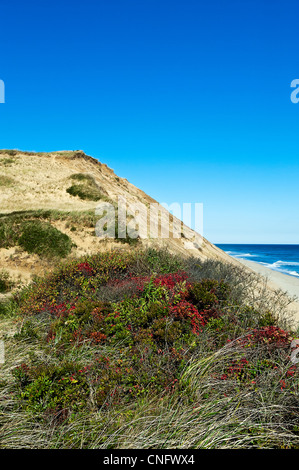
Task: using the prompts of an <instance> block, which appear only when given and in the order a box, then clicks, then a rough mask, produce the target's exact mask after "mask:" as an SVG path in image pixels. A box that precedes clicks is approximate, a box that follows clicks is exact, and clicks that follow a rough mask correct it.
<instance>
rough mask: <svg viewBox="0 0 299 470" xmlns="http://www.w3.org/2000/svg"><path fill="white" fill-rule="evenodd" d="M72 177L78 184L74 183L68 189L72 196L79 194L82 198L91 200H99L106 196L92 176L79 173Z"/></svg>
mask: <svg viewBox="0 0 299 470" xmlns="http://www.w3.org/2000/svg"><path fill="white" fill-rule="evenodd" d="M70 178H71V179H72V180H75V181H77V184H73V185H72V186H70V187H69V188H67V190H66V192H67V193H68V194H70V195H71V196H78V197H79V198H80V199H84V200H85V199H87V200H90V201H98V200H100V199H104V198H105V195H104V193H103V191H101V189H100V188H99V186H98V185H97V183H96V182H95V180H94V178H93V177H92V176H90V175H85V174H82V173H77V174H74V175H72V176H71V177H70Z"/></svg>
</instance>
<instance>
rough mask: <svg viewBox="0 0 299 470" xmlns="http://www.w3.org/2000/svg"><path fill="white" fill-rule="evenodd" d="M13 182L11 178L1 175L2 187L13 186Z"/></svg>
mask: <svg viewBox="0 0 299 470" xmlns="http://www.w3.org/2000/svg"><path fill="white" fill-rule="evenodd" d="M13 181H14V180H13V179H12V178H9V176H5V175H0V186H11V185H12V183H13Z"/></svg>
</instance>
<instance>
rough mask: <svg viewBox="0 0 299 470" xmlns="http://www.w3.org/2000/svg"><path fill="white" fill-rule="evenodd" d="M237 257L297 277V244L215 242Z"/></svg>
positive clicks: (298, 251) (298, 269) (298, 252)
mask: <svg viewBox="0 0 299 470" xmlns="http://www.w3.org/2000/svg"><path fill="white" fill-rule="evenodd" d="M215 245H216V246H218V247H219V248H220V249H221V250H223V251H225V252H226V253H227V254H228V255H230V256H232V257H233V258H237V259H244V260H248V261H254V262H255V263H258V264H261V265H263V266H265V267H266V268H269V269H272V270H273V271H278V272H281V273H283V274H287V275H289V276H294V277H299V245H275V244H273V245H271V244H261V245H259V244H229V243H221V244H219V243H215Z"/></svg>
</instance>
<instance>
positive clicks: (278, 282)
mask: <svg viewBox="0 0 299 470" xmlns="http://www.w3.org/2000/svg"><path fill="white" fill-rule="evenodd" d="M238 261H240V263H242V264H243V265H245V266H247V267H248V268H250V269H252V270H253V271H255V272H256V273H258V274H260V275H262V276H264V277H266V278H267V281H268V285H269V287H271V288H273V289H281V290H282V291H283V292H285V293H287V294H288V296H289V297H291V298H292V299H293V298H294V297H296V300H295V301H293V302H292V303H291V304H290V307H289V308H290V310H292V311H293V312H294V320H295V321H296V323H297V324H298V326H299V278H297V277H294V276H289V275H287V274H283V273H280V272H278V271H274V270H272V269H269V268H266V267H265V266H263V265H261V264H259V263H255V262H253V261H248V260H244V259H240V258H238Z"/></svg>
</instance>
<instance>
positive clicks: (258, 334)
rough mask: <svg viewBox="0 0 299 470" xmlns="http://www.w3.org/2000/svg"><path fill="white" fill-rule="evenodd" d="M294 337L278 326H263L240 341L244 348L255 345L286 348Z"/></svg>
mask: <svg viewBox="0 0 299 470" xmlns="http://www.w3.org/2000/svg"><path fill="white" fill-rule="evenodd" d="M291 340H292V337H291V335H290V333H288V332H287V331H284V330H282V329H281V328H279V327H278V326H273V325H272V326H263V327H261V328H255V329H254V330H253V331H252V332H250V333H248V334H247V335H246V336H245V337H244V338H241V339H239V340H238V343H239V344H241V345H242V346H249V345H252V344H253V345H255V344H266V345H268V346H272V347H273V346H274V347H276V348H278V347H286V346H289V344H290V342H291Z"/></svg>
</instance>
